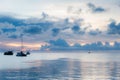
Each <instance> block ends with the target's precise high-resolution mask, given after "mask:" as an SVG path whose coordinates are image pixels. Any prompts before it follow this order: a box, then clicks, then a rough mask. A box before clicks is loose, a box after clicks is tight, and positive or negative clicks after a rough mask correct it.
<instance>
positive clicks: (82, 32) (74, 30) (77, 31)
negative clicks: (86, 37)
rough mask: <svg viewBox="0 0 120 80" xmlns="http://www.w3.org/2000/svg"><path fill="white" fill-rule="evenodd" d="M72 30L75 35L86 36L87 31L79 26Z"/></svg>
mask: <svg viewBox="0 0 120 80" xmlns="http://www.w3.org/2000/svg"><path fill="white" fill-rule="evenodd" d="M71 29H72V31H73V32H74V33H75V34H84V33H85V31H84V30H82V29H81V28H80V26H79V25H74V26H73V27H72V28H71Z"/></svg>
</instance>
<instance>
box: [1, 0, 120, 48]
mask: <svg viewBox="0 0 120 80" xmlns="http://www.w3.org/2000/svg"><path fill="white" fill-rule="evenodd" d="M119 9H120V0H109V1H108V0H44V1H43V0H0V44H1V49H5V48H6V47H7V49H11V47H12V48H14V49H19V46H20V35H21V34H24V44H25V47H26V48H29V49H40V47H41V46H43V45H45V46H46V45H47V46H48V45H49V46H50V45H51V43H50V41H51V40H54V41H56V40H59V39H63V40H65V42H66V43H67V44H68V45H69V46H74V44H76V43H77V44H80V45H86V44H92V43H97V42H101V43H102V44H103V45H104V44H105V43H106V42H108V43H109V44H110V45H111V46H113V45H114V43H115V42H120V16H119V13H120V10H119ZM33 44H34V46H33ZM52 47H53V45H52ZM54 47H58V45H57V46H54Z"/></svg>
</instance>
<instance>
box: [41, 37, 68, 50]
mask: <svg viewBox="0 0 120 80" xmlns="http://www.w3.org/2000/svg"><path fill="white" fill-rule="evenodd" d="M48 44H49V45H45V46H42V47H41V50H48V49H49V50H66V49H67V48H69V44H68V43H67V42H66V40H64V39H61V38H59V39H57V40H50V41H48Z"/></svg>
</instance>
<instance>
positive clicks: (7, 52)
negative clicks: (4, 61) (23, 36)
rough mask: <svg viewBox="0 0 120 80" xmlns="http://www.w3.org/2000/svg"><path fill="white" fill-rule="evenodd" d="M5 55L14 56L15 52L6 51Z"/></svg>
mask: <svg viewBox="0 0 120 80" xmlns="http://www.w3.org/2000/svg"><path fill="white" fill-rule="evenodd" d="M4 55H13V51H6V52H4Z"/></svg>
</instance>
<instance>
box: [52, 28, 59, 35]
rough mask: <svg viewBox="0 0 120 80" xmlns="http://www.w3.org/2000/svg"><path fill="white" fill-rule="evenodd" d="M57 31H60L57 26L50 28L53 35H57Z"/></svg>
mask: <svg viewBox="0 0 120 80" xmlns="http://www.w3.org/2000/svg"><path fill="white" fill-rule="evenodd" d="M59 32H60V29H59V28H53V29H52V35H53V36H57V35H58V34H59Z"/></svg>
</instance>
